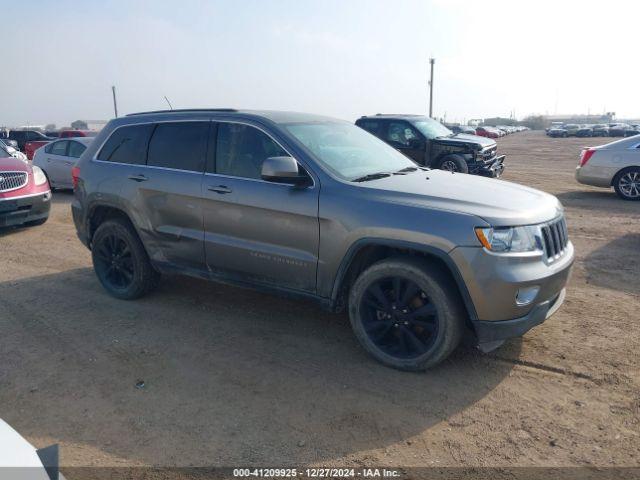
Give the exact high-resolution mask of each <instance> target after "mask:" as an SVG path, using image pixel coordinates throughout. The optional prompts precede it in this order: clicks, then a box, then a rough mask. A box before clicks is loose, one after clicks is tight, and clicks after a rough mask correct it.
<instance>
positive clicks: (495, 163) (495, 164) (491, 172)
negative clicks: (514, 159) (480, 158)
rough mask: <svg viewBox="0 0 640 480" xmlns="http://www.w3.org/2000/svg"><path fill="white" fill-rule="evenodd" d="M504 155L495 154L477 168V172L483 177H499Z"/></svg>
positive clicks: (502, 169) (502, 168)
mask: <svg viewBox="0 0 640 480" xmlns="http://www.w3.org/2000/svg"><path fill="white" fill-rule="evenodd" d="M505 158H506V155H496V156H495V157H493V158H492V159H491V160H489V161H488V162H486V163H484V164H483V165H481V166H480V168H478V172H477V173H478V174H479V175H483V176H485V177H491V178H499V177H500V176H502V173H503V172H504V159H505Z"/></svg>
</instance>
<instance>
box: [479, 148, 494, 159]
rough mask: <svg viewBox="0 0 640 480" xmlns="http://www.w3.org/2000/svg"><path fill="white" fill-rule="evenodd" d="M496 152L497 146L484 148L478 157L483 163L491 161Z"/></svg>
mask: <svg viewBox="0 0 640 480" xmlns="http://www.w3.org/2000/svg"><path fill="white" fill-rule="evenodd" d="M497 150H498V146H497V145H496V146H495V147H491V148H485V149H484V150H482V151H481V152H480V155H481V156H482V159H483V160H484V161H487V160H491V159H492V158H493V157H495V155H496V151H497Z"/></svg>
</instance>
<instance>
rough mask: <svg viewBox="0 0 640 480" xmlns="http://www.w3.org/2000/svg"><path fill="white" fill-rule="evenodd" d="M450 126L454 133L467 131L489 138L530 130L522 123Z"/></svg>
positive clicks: (467, 132)
mask: <svg viewBox="0 0 640 480" xmlns="http://www.w3.org/2000/svg"><path fill="white" fill-rule="evenodd" d="M448 128H449V129H450V130H451V131H452V132H453V133H465V134H469V135H479V136H481V137H487V138H500V137H504V136H505V135H509V134H510V133H516V132H522V131H524V130H529V129H528V128H527V127H524V126H522V125H498V126H495V127H492V126H489V125H482V126H479V127H472V126H470V125H451V126H448Z"/></svg>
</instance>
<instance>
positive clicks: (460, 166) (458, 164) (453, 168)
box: [438, 154, 469, 173]
mask: <svg viewBox="0 0 640 480" xmlns="http://www.w3.org/2000/svg"><path fill="white" fill-rule="evenodd" d="M438 168H439V169H440V170H446V171H448V172H457V173H469V166H468V165H467V162H466V161H465V159H464V157H462V156H461V155H456V154H453V155H447V156H446V157H444V158H443V159H442V160H440V162H438Z"/></svg>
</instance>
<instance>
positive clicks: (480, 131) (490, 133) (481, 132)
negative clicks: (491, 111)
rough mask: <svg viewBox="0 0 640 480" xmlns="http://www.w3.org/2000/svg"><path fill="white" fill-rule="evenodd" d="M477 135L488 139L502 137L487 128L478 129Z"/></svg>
mask: <svg viewBox="0 0 640 480" xmlns="http://www.w3.org/2000/svg"><path fill="white" fill-rule="evenodd" d="M476 135H480V136H481V137H487V138H499V137H500V134H499V133H498V132H496V131H495V130H494V129H493V128H486V127H478V128H476Z"/></svg>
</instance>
